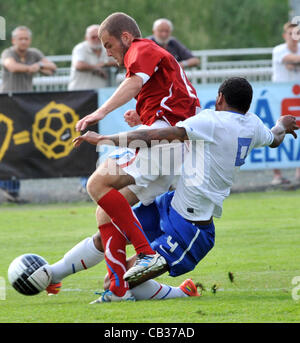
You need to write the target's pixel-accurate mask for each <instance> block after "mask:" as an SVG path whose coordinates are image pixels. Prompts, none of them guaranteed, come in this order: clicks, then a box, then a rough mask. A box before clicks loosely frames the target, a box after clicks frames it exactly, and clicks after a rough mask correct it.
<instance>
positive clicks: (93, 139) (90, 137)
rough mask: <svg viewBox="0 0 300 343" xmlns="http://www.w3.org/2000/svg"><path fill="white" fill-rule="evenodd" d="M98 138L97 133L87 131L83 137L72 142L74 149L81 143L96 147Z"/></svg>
mask: <svg viewBox="0 0 300 343" xmlns="http://www.w3.org/2000/svg"><path fill="white" fill-rule="evenodd" d="M100 137H101V135H99V134H98V133H96V132H94V131H88V132H86V133H85V134H84V135H82V136H78V137H76V138H74V139H73V141H72V142H73V144H74V147H75V148H77V147H79V145H81V143H83V142H88V143H90V144H92V145H97V144H98V142H99V139H100Z"/></svg>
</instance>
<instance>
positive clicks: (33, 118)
mask: <svg viewBox="0 0 300 343" xmlns="http://www.w3.org/2000/svg"><path fill="white" fill-rule="evenodd" d="M97 107H98V94H97V92H96V91H92V90H91V91H74V92H51V93H16V94H12V95H9V94H0V179H2V180H4V179H11V178H12V177H16V178H18V179H29V178H30V179H31V178H49V177H62V176H63V177H69V176H88V175H90V174H91V173H92V172H93V171H94V170H95V168H96V163H97V158H98V154H97V152H96V148H95V147H94V146H92V145H89V144H82V145H81V146H80V147H79V148H73V144H72V140H73V138H74V137H76V136H77V135H78V134H79V133H78V132H76V131H75V125H76V123H77V121H78V120H79V119H80V118H82V117H84V116H85V115H87V114H89V113H91V112H93V111H95V109H97ZM89 130H94V131H98V126H97V125H95V126H94V127H89Z"/></svg>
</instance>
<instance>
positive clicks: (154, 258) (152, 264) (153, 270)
mask: <svg viewBox="0 0 300 343" xmlns="http://www.w3.org/2000/svg"><path fill="white" fill-rule="evenodd" d="M167 269H168V264H167V261H166V260H165V258H164V257H163V256H161V255H160V254H158V253H156V254H155V255H145V254H139V255H138V256H137V259H136V262H135V265H134V266H133V267H131V268H130V269H129V270H127V272H126V273H125V274H124V277H123V278H124V280H125V281H127V282H136V281H138V280H140V279H141V280H142V281H143V282H144V281H146V280H148V279H150V278H154V277H156V276H158V275H161V274H162V273H164V272H166V271H167Z"/></svg>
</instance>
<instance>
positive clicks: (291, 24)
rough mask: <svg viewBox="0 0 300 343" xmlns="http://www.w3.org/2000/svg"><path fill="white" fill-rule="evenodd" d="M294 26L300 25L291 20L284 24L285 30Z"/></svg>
mask: <svg viewBox="0 0 300 343" xmlns="http://www.w3.org/2000/svg"><path fill="white" fill-rule="evenodd" d="M291 27H292V28H294V27H298V25H297V24H293V23H291V22H290V21H288V22H287V23H285V24H284V25H283V32H286V31H287V30H288V29H290V28H291Z"/></svg>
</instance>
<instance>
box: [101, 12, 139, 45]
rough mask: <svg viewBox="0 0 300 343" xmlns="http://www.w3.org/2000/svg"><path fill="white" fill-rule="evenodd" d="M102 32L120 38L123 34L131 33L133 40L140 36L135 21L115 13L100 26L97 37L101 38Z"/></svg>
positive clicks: (125, 15)
mask: <svg viewBox="0 0 300 343" xmlns="http://www.w3.org/2000/svg"><path fill="white" fill-rule="evenodd" d="M103 31H107V32H108V34H109V35H111V36H114V37H116V38H117V39H120V38H121V35H122V33H123V32H129V33H131V34H132V35H133V36H134V38H141V37H142V34H141V31H140V28H139V26H138V24H137V23H136V21H135V20H134V19H133V18H131V17H130V16H129V15H127V14H125V13H122V12H116V13H113V14H111V15H109V16H108V17H107V18H106V19H105V20H104V21H103V22H102V23H101V25H100V27H99V30H98V36H99V38H101V36H102V33H103Z"/></svg>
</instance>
